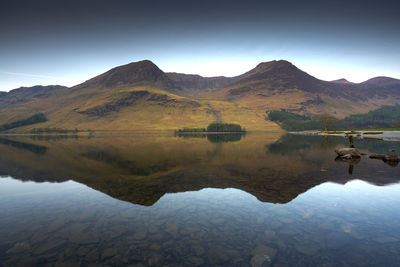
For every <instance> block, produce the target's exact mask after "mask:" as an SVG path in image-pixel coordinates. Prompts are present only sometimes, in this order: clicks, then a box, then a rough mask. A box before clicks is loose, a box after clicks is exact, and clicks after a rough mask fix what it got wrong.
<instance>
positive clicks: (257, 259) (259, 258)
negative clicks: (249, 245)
mask: <svg viewBox="0 0 400 267" xmlns="http://www.w3.org/2000/svg"><path fill="white" fill-rule="evenodd" d="M276 252H277V251H276V249H274V248H271V247H267V246H264V245H259V246H258V247H256V248H255V249H254V250H253V251H252V252H251V254H253V255H254V256H253V257H252V258H251V261H250V265H251V266H252V267H261V266H270V265H271V263H272V260H273V259H274V257H275V255H276Z"/></svg>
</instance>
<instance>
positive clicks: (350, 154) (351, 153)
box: [335, 147, 361, 159]
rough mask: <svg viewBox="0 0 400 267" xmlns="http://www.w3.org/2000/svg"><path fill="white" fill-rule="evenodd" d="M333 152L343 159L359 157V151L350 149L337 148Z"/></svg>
mask: <svg viewBox="0 0 400 267" xmlns="http://www.w3.org/2000/svg"><path fill="white" fill-rule="evenodd" d="M335 152H336V154H338V156H339V157H344V158H346V159H350V158H360V157H361V153H360V151H358V150H357V149H355V148H351V147H344V148H337V149H335Z"/></svg>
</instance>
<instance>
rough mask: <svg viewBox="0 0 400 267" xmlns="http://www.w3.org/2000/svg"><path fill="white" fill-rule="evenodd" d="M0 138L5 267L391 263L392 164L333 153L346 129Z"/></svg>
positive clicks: (395, 242)
mask: <svg viewBox="0 0 400 267" xmlns="http://www.w3.org/2000/svg"><path fill="white" fill-rule="evenodd" d="M0 139H1V140H0V155H1V158H0V175H1V176H2V178H0V262H1V264H2V265H5V266H16V265H41V266H46V265H48V266H53V265H55V266H59V265H61V266H62V265H66V266H72V265H73V266H79V265H82V266H89V265H96V264H101V265H114V266H115V265H117V266H119V265H133V266H135V265H136V266H398V262H400V253H399V251H400V225H399V224H398V222H399V220H400V208H399V207H400V183H399V181H400V168H399V167H398V166H395V165H394V164H392V165H388V164H386V163H384V162H383V161H380V160H373V159H369V158H368V157H366V156H365V157H363V158H361V159H360V160H359V161H358V160H357V161H354V160H353V161H348V162H343V161H338V160H335V154H334V152H333V150H334V148H335V147H337V146H343V145H346V144H347V140H346V139H344V138H337V137H321V136H295V135H286V136H282V137H280V136H277V135H274V134H248V135H246V136H241V137H240V138H239V137H232V138H227V137H218V138H216V137H212V138H207V137H206V136H197V137H196V136H192V137H189V136H186V137H179V136H168V135H155V134H154V135H124V136H118V137H117V136H114V137H111V136H107V137H105V136H103V137H93V138H74V139H68V138H37V137H36V138H33V137H13V138H11V137H8V138H0ZM355 145H356V147H358V148H359V149H361V150H362V151H364V152H366V153H390V152H389V150H392V149H396V150H397V151H400V147H399V146H400V145H399V143H398V142H384V141H377V140H356V141H355Z"/></svg>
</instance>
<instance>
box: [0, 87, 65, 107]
mask: <svg viewBox="0 0 400 267" xmlns="http://www.w3.org/2000/svg"><path fill="white" fill-rule="evenodd" d="M66 88H67V87H65V86H61V85H48V86H41V85H36V86H32V87H20V88H18V89H14V90H11V91H9V92H8V93H7V92H0V108H2V107H7V106H10V105H15V104H22V103H25V102H27V101H29V100H32V99H34V98H47V97H49V96H51V95H52V94H53V93H54V92H56V91H59V90H63V89H66Z"/></svg>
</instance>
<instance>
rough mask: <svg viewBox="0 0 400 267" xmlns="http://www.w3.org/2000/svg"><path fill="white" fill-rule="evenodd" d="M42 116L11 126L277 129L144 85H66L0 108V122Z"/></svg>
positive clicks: (232, 108) (249, 113)
mask: <svg viewBox="0 0 400 267" xmlns="http://www.w3.org/2000/svg"><path fill="white" fill-rule="evenodd" d="M38 112H42V113H44V114H46V116H47V118H48V121H46V122H42V123H39V124H35V125H32V126H24V127H21V128H16V129H14V130H13V132H27V131H30V130H31V129H33V128H62V129H75V128H77V129H79V130H84V129H91V130H139V131H141V130H174V129H178V128H183V127H207V125H209V124H210V123H211V122H214V121H224V122H225V121H226V122H230V123H238V124H240V125H242V126H243V127H245V128H246V129H248V130H252V131H255V130H267V131H269V130H272V131H279V126H277V125H276V124H275V123H273V122H269V121H265V115H264V114H260V113H257V112H256V111H254V110H251V109H247V108H243V107H241V106H239V105H237V104H233V103H229V102H224V101H204V100H202V101H196V100H192V99H189V98H185V97H181V96H178V95H175V94H172V93H168V92H166V91H163V90H161V89H158V88H152V87H148V86H133V87H122V88H113V89H112V90H110V89H101V88H97V87H95V86H91V87H87V88H84V89H79V90H77V89H68V90H65V91H63V92H58V93H57V94H56V96H55V97H51V98H45V99H31V100H30V101H29V102H27V103H24V104H23V105H15V106H12V107H9V108H7V109H1V110H0V122H3V123H9V122H13V121H17V120H19V119H24V118H26V117H27V115H29V114H32V113H38Z"/></svg>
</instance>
